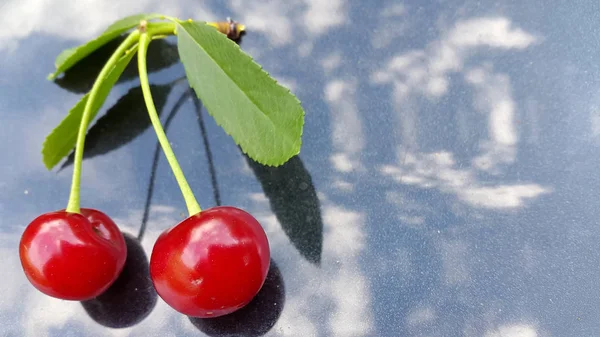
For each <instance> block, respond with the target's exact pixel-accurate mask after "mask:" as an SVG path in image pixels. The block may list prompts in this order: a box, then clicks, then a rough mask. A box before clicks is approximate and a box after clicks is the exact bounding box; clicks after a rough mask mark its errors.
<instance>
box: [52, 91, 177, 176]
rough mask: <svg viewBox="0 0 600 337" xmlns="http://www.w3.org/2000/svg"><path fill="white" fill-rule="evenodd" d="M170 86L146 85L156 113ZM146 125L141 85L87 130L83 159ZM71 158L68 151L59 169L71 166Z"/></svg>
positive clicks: (121, 141)
mask: <svg viewBox="0 0 600 337" xmlns="http://www.w3.org/2000/svg"><path fill="white" fill-rule="evenodd" d="M172 87H173V86H172V84H165V85H150V90H151V91H152V97H153V100H154V105H155V106H156V111H157V113H158V114H159V115H160V114H161V113H162V110H163V109H164V107H165V104H166V103H167V98H168V96H169V93H170V92H171V88H172ZM150 126H151V122H150V117H149V116H148V111H147V110H146V105H145V104H144V96H143V94H142V88H141V87H135V88H132V89H130V90H129V91H128V92H127V93H126V94H125V95H123V96H122V97H121V98H120V99H119V100H118V101H117V103H115V105H113V106H112V107H111V108H110V109H109V110H108V111H107V112H106V114H105V115H104V116H102V117H100V118H99V119H98V120H97V121H96V123H95V124H94V125H93V126H92V127H91V128H90V129H89V131H88V133H87V136H86V140H85V148H84V151H83V158H84V159H88V158H92V157H95V156H98V155H102V154H106V153H108V152H110V151H113V150H116V149H118V148H120V147H121V146H123V145H125V144H127V143H129V142H131V141H132V140H134V139H135V138H136V137H138V136H139V135H140V134H142V133H143V132H144V131H146V129H148V128H150ZM74 158H75V154H74V152H71V154H70V155H69V157H68V158H67V160H66V161H65V162H64V163H63V165H62V166H61V167H60V170H62V169H64V168H66V167H68V166H70V165H72V164H73V160H74ZM60 170H59V171H60Z"/></svg>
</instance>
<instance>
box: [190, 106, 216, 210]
mask: <svg viewBox="0 0 600 337" xmlns="http://www.w3.org/2000/svg"><path fill="white" fill-rule="evenodd" d="M192 99H193V101H194V106H195V107H196V115H198V124H199V125H200V131H201V133H202V139H203V140H204V149H205V151H206V158H207V160H208V170H209V171H210V181H211V183H212V186H213V193H214V196H215V203H216V204H217V206H220V205H221V196H220V194H219V186H218V184H217V173H216V171H215V165H214V163H213V156H212V152H211V151H210V143H209V142H208V135H207V134H206V126H205V125H204V118H203V117H202V103H200V100H199V99H198V97H197V96H196V95H192Z"/></svg>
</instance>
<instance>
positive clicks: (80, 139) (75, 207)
mask: <svg viewBox="0 0 600 337" xmlns="http://www.w3.org/2000/svg"><path fill="white" fill-rule="evenodd" d="M139 35H140V34H139V31H138V30H135V31H133V32H132V33H131V34H129V36H128V37H127V38H126V39H125V40H124V41H123V42H122V43H121V44H120V45H119V47H118V48H117V50H115V52H114V53H113V54H112V55H111V57H110V58H109V59H108V61H107V62H106V64H105V65H104V67H103V68H102V70H101V71H100V74H98V77H97V78H96V81H95V82H94V85H93V87H92V89H91V91H90V95H89V97H88V99H87V102H86V104H85V108H84V110H83V114H82V117H81V123H80V124H79V132H78V134H77V143H76V147H75V160H74V163H73V179H72V182H71V193H70V195H69V203H68V204H67V209H66V211H67V212H69V213H79V212H80V208H79V200H80V190H81V188H80V186H81V162H82V161H83V148H84V145H85V136H86V133H87V128H88V124H89V122H90V120H89V119H90V115H91V113H92V107H93V106H94V103H95V101H96V97H97V96H98V92H99V91H100V88H101V87H102V83H104V79H105V78H106V76H107V75H108V74H109V72H110V71H111V70H112V69H113V68H114V66H115V64H116V63H117V61H118V60H119V59H120V58H121V56H122V55H124V54H125V53H126V51H127V50H128V49H129V48H130V47H131V46H133V45H135V43H136V42H137V40H138V38H139Z"/></svg>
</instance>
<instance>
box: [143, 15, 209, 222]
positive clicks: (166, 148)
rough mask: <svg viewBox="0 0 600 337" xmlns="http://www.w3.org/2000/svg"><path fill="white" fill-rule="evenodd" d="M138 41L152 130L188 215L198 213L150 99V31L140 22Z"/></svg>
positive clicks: (197, 207) (198, 207)
mask: <svg viewBox="0 0 600 337" xmlns="http://www.w3.org/2000/svg"><path fill="white" fill-rule="evenodd" d="M139 30H140V42H139V49H138V71H139V75H140V82H141V86H142V93H143V94H144V102H145V103H146V107H147V109H148V115H149V116H150V121H151V122H152V126H153V127H154V131H155V133H156V137H157V138H158V141H159V142H160V146H161V147H162V149H163V152H164V153H165V156H166V157H167V161H168V162H169V165H170V166H171V170H172V171H173V174H174V175H175V179H177V183H178V184H179V189H180V190H181V193H182V194H183V198H184V199H185V203H186V206H187V209H188V212H189V215H190V216H192V215H195V214H198V213H200V211H201V209H200V205H199V204H198V202H197V201H196V198H195V197H194V193H193V192H192V189H191V188H190V186H189V185H188V183H187V180H186V179H185V176H184V174H183V171H182V170H181V167H180V166H179V163H178V162H177V158H176V157H175V154H174V153H173V150H172V149H171V145H170V144H169V140H168V138H167V135H166V134H165V131H164V130H163V127H162V125H161V123H160V119H159V118H158V113H157V112H156V107H155V106H154V102H153V100H152V93H151V91H150V84H149V82H148V71H147V69H146V52H147V51H148V46H149V44H150V41H151V39H152V38H151V36H152V35H151V32H147V27H146V26H145V25H144V24H142V25H140V28H139Z"/></svg>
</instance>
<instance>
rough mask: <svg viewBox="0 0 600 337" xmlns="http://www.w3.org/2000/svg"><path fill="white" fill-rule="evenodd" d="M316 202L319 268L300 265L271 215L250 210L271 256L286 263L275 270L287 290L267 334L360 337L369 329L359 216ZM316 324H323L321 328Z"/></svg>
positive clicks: (323, 202)
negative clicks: (320, 248)
mask: <svg viewBox="0 0 600 337" xmlns="http://www.w3.org/2000/svg"><path fill="white" fill-rule="evenodd" d="M255 201H257V202H259V203H260V204H264V203H266V201H259V200H258V199H255ZM321 202H322V205H323V207H322V211H323V225H324V229H323V231H324V234H323V235H324V242H323V254H322V259H321V265H320V267H316V266H314V265H313V264H311V263H308V262H306V261H305V260H304V259H303V258H302V257H301V256H300V254H299V253H298V252H297V251H295V250H294V249H293V248H292V247H293V246H292V245H291V244H290V242H289V240H288V238H287V237H286V236H285V234H284V233H283V231H282V230H281V227H280V225H279V224H278V223H277V219H276V218H275V216H274V215H272V214H271V212H263V211H252V213H253V214H254V215H255V216H256V217H257V219H259V221H260V222H261V224H262V225H263V226H264V227H265V230H266V231H267V234H268V236H269V242H270V246H271V251H272V253H271V254H272V256H276V257H277V260H278V261H286V262H285V263H282V264H281V268H283V269H285V270H284V273H283V274H284V275H285V276H286V279H285V282H286V288H287V289H292V290H290V292H288V293H287V294H286V304H285V308H284V310H283V312H282V314H281V318H280V320H279V321H278V322H277V325H276V326H275V327H274V328H273V330H277V331H279V332H280V334H281V335H283V336H320V335H323V336H326V335H327V336H342V337H344V336H364V335H367V334H369V333H370V332H371V330H372V329H373V321H372V320H373V318H372V317H371V316H370V313H371V308H370V305H371V303H370V291H369V287H368V282H367V278H366V276H365V275H364V272H363V271H362V270H361V266H360V264H359V256H360V254H361V253H362V252H363V250H364V249H365V239H366V238H365V234H364V231H365V228H364V226H365V221H366V219H365V215H364V214H363V213H360V212H356V211H352V210H349V209H346V208H343V207H341V206H339V205H334V204H331V203H330V202H329V201H327V200H325V199H324V198H321ZM253 208H255V209H257V210H258V209H264V208H263V207H262V206H259V207H253ZM321 322H327V325H326V326H321V325H320V324H321ZM323 329H324V331H322V330H323Z"/></svg>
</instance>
